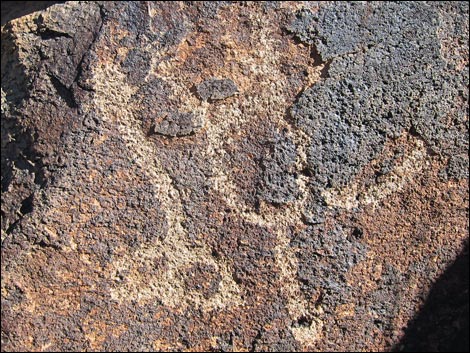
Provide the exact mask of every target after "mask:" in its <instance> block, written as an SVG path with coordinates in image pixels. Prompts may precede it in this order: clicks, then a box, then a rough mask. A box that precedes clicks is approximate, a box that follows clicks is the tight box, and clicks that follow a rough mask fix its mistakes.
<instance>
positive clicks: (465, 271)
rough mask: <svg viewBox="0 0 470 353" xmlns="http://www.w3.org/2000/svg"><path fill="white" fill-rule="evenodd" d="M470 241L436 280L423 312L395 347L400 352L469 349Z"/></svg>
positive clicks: (466, 350) (463, 350) (458, 350)
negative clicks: (469, 287)
mask: <svg viewBox="0 0 470 353" xmlns="http://www.w3.org/2000/svg"><path fill="white" fill-rule="evenodd" d="M468 283H469V260H468V242H467V244H466V246H465V248H464V250H463V251H462V253H461V254H460V255H459V256H458V258H457V259H456V260H455V262H454V263H453V264H452V265H451V266H450V267H449V268H448V269H447V271H446V272H445V273H444V274H443V275H442V276H441V277H440V278H439V279H438V280H437V282H436V283H435V284H434V286H433V287H432V289H431V292H430V293H429V296H428V298H427V300H426V303H425V305H424V307H423V309H422V310H421V312H420V313H419V314H418V315H417V316H416V318H415V319H414V320H412V321H411V322H410V324H409V326H408V328H407V329H406V333H405V337H404V338H403V340H402V341H401V342H400V343H399V344H398V345H397V346H396V347H394V349H393V351H396V352H399V351H402V352H468V351H469V340H468V337H469V325H468V323H469V301H468Z"/></svg>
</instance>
